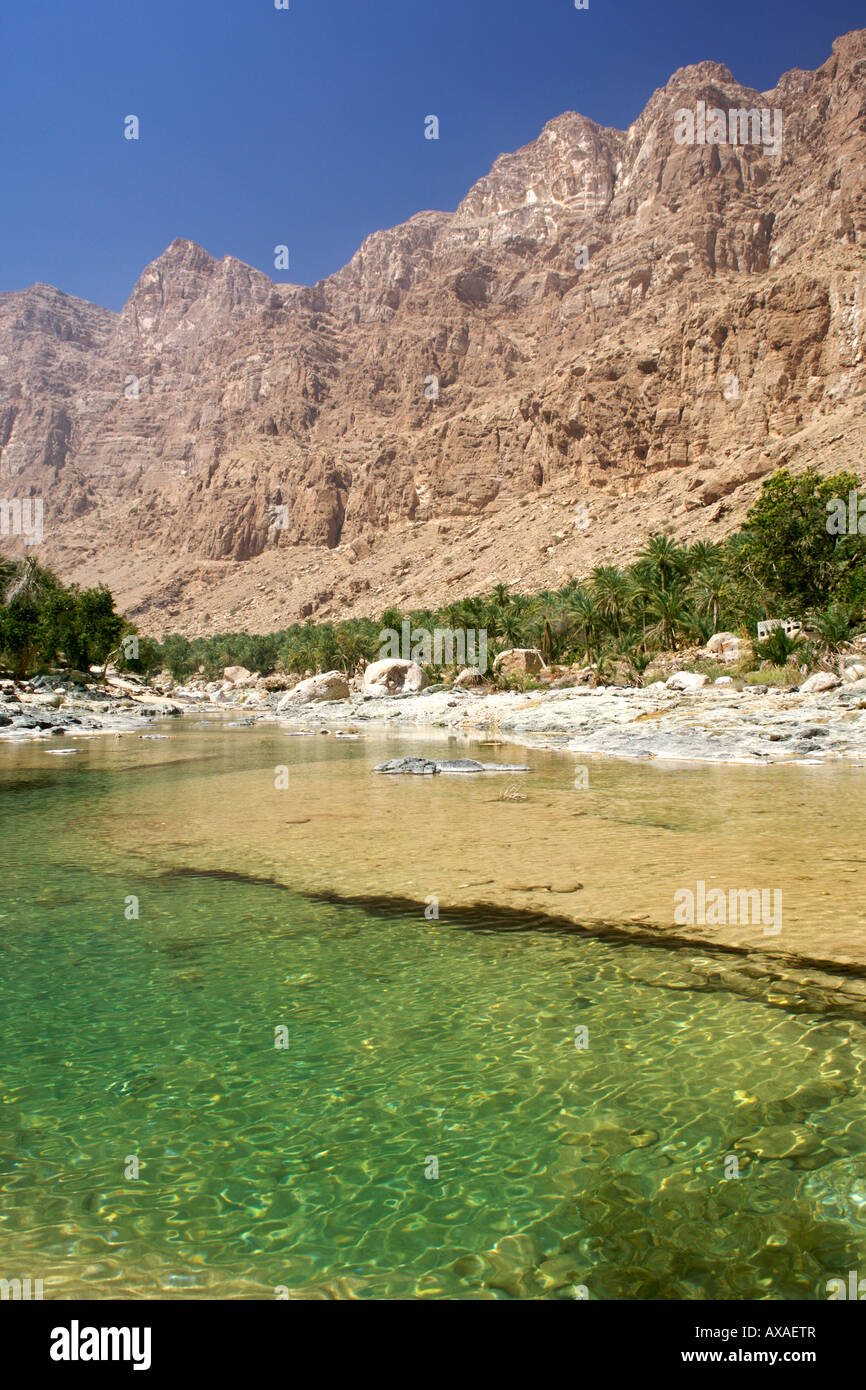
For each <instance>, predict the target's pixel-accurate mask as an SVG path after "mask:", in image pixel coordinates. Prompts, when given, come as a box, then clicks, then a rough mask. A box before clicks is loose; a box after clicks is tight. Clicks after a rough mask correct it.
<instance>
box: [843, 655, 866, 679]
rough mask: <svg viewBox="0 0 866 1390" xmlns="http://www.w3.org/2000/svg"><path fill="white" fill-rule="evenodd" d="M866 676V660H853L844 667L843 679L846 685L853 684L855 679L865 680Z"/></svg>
mask: <svg viewBox="0 0 866 1390" xmlns="http://www.w3.org/2000/svg"><path fill="white" fill-rule="evenodd" d="M864 676H866V661H852V660H850V659H849V661H848V664H847V665H846V666H843V667H842V679H843V681H844V682H845V684H846V685H853V683H854V681H861V680H863V678H864Z"/></svg>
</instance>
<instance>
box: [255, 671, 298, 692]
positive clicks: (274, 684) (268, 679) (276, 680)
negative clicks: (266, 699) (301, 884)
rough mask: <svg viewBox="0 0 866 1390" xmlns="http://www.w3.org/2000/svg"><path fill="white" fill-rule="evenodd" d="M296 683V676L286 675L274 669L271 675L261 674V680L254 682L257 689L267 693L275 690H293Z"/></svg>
mask: <svg viewBox="0 0 866 1390" xmlns="http://www.w3.org/2000/svg"><path fill="white" fill-rule="evenodd" d="M297 683H298V681H297V676H287V675H285V674H281V673H280V672H279V671H275V672H274V674H273V675H272V676H262V678H261V680H260V681H257V682H256V684H257V685H258V688H259V690H265V691H267V692H268V693H272V692H274V691H277V690H294V688H295V686H296V685H297Z"/></svg>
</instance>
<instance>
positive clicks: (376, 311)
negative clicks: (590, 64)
mask: <svg viewBox="0 0 866 1390" xmlns="http://www.w3.org/2000/svg"><path fill="white" fill-rule="evenodd" d="M700 101H703V102H705V103H706V104H707V106H716V107H720V108H722V109H731V108H741V109H749V108H758V109H763V108H768V109H775V108H778V109H780V110H781V111H782V113H783V127H784V134H783V140H782V147H781V153H780V154H778V155H774V154H772V153H769V154H768V153H767V152H766V151H765V149H764V148H763V146H761V145H749V144H746V145H738V146H735V145H730V144H724V145H707V144H704V145H697V144H696V145H684V144H678V143H677V142H676V141H675V139H674V130H675V125H676V112H677V111H678V110H679V109H681V108H689V109H691V108H695V107H696V105H697V103H698V102H700ZM864 170H866V30H861V31H857V32H854V33H850V34H847V35H845V36H844V37H842V38H840V39H838V40H837V41H836V43H835V44H834V45H833V53H832V56H831V57H830V58H829V59H828V60H827V62H825V63H824V64H823V65H822V66H821V67H820V68H818V69H817V71H815V72H803V71H800V70H794V71H792V72H789V73H786V74H785V75H784V76H783V77H781V78H780V79H779V82H778V84H777V86H776V87H775V88H774V89H773V90H772V91H770V92H765V93H759V92H756V91H753V90H751V89H748V88H744V87H743V86H742V85H741V84H739V83H738V82H737V81H736V80H735V78H734V77H733V76H732V74H731V73H730V71H729V70H728V69H727V68H725V67H724V66H722V65H721V64H718V63H710V62H702V63H698V64H695V65H693V66H690V67H687V68H683V69H680V70H679V71H678V72H676V73H674V75H673V76H672V77H671V78H670V80H669V81H668V82H667V83H666V84H665V86H663V87H661V88H659V89H658V90H657V91H656V92H654V93H653V95H652V96H651V97H650V100H649V101H648V103H647V105H646V107H645V109H644V110H643V112H642V113H641V114H640V115H639V116H638V117H637V119H636V120H635V122H634V124H633V125H632V126H631V127H630V128H629V129H628V130H627V131H618V130H613V129H609V128H604V127H601V126H598V125H597V124H595V123H594V122H593V121H591V120H588V119H587V118H585V117H583V116H580V115H577V114H575V113H566V114H564V115H561V116H558V117H556V118H555V119H554V120H552V121H551V122H550V123H549V124H548V125H547V126H546V127H545V129H544V130H543V131H542V132H541V134H540V136H539V137H538V139H537V140H536V141H534V142H533V143H532V144H530V145H528V146H526V147H525V148H524V149H522V150H519V151H517V152H516V153H513V154H505V155H502V156H501V157H500V158H499V159H498V160H497V161H496V163H495V164H494V166H493V168H492V169H491V171H490V173H489V174H488V175H486V176H485V177H483V178H482V179H480V180H479V182H478V183H477V184H476V185H475V186H474V187H473V188H472V189H471V190H470V191H469V193H468V194H467V196H466V198H465V199H464V200H463V202H462V203H461V204H460V206H459V207H458V208H457V210H456V211H455V212H454V213H441V212H423V213H420V214H419V215H418V216H416V217H414V218H412V219H411V220H410V221H409V222H407V223H406V224H405V225H403V226H401V227H397V228H393V229H391V230H388V231H381V232H376V233H375V234H374V235H372V236H371V237H369V238H368V239H367V241H365V243H364V244H363V246H362V247H361V248H360V249H359V251H358V252H357V254H356V255H355V256H354V257H353V259H352V260H351V261H350V262H349V264H348V265H347V266H345V267H344V268H343V269H342V270H340V271H338V272H337V273H336V274H335V275H333V276H331V277H330V278H329V279H327V280H325V281H322V282H320V283H319V284H318V285H315V286H313V287H310V288H306V287H303V286H294V285H280V284H275V283H274V282H273V281H271V280H270V279H269V278H268V277H267V276H266V275H264V274H262V273H261V272H260V271H257V270H255V269H253V268H251V267H249V266H246V265H244V264H243V263H241V262H240V261H238V260H236V259H235V258H234V257H231V256H227V257H225V258H224V259H223V260H215V259H214V258H213V257H211V256H210V255H208V253H207V252H206V251H204V250H203V249H202V248H201V247H199V246H197V245H195V244H194V243H192V242H189V241H185V240H177V241H175V242H174V243H172V245H171V246H170V247H169V248H168V250H167V251H166V252H165V253H164V254H163V255H162V256H160V257H159V258H158V259H157V260H156V261H154V262H153V264H152V265H150V266H149V267H148V268H147V269H146V270H145V271H144V273H143V274H142V276H141V278H140V280H139V282H138V284H137V285H136V287H135V289H134V290H133V293H132V295H131V297H130V299H129V302H128V303H127V304H126V306H125V307H124V309H123V311H122V312H121V313H120V314H119V315H116V314H113V313H110V312H109V311H107V310H104V309H100V308H98V307H97V306H95V305H91V304H87V303H84V302H83V301H81V300H77V299H74V298H72V297H70V296H68V295H64V294H62V293H61V292H60V291H58V290H56V289H52V288H51V287H49V286H44V285H36V286H33V287H31V288H30V289H27V290H23V291H20V292H14V293H9V294H3V295H0V494H2V495H3V496H6V497H21V498H23V497H25V496H28V495H30V496H38V497H43V498H44V501H45V541H44V544H43V546H42V547H40V549H39V555H40V558H42V559H43V560H45V561H46V562H47V563H50V564H52V565H54V566H55V567H56V568H57V569H58V571H59V572H60V574H61V576H62V577H63V578H64V579H66V580H76V581H78V582H82V583H93V582H95V581H97V580H104V581H106V582H107V583H109V585H110V586H111V587H112V589H113V590H114V591H115V592H116V594H117V597H118V600H119V603H120V605H121V606H122V607H123V608H125V609H126V610H127V611H128V612H130V613H131V615H132V616H134V617H135V618H136V619H137V620H138V622H139V624H140V626H141V628H142V630H143V631H146V632H154V633H157V634H159V633H161V632H163V631H167V630H172V629H180V630H184V631H186V632H188V633H189V634H191V635H194V634H196V633H198V632H212V631H220V630H226V629H227V628H245V629H246V630H267V629H273V628H276V627H281V626H284V625H286V624H287V623H288V622H290V621H293V620H296V619H299V618H305V617H308V616H312V617H315V618H316V619H322V618H334V617H340V616H350V615H360V614H379V613H381V611H382V610H383V609H384V608H385V607H387V606H389V605H391V604H398V605H404V606H406V607H408V606H412V605H420V604H422V603H423V604H440V603H445V602H448V601H451V600H454V599H457V598H460V597H463V596H464V595H466V594H467V593H471V592H477V591H482V590H484V589H487V588H489V587H490V586H491V585H492V584H493V583H496V582H506V583H511V584H513V585H515V586H516V587H518V588H524V589H529V588H532V589H537V588H540V587H544V586H553V585H555V584H558V583H561V582H562V581H563V579H564V578H565V577H567V576H568V575H570V574H572V573H575V572H581V571H585V570H587V569H588V568H590V567H591V566H592V565H593V564H596V563H602V562H607V561H618V560H624V559H626V558H628V556H629V555H630V554H631V553H633V551H634V550H635V549H636V548H637V547H638V546H639V544H640V543H641V541H642V540H643V538H644V537H645V535H646V534H647V533H648V532H651V531H653V530H658V529H661V528H662V526H668V527H670V529H671V530H672V532H673V533H674V534H675V535H677V536H678V537H679V538H683V539H685V538H689V539H694V538H698V537H701V536H705V535H718V534H719V533H721V532H724V531H725V530H728V529H731V528H732V527H733V525H734V524H735V522H736V520H737V519H738V518H739V517H740V516H741V515H742V514H743V512H744V510H745V509H746V507H747V505H748V504H749V502H750V501H751V500H752V498H753V496H754V493H755V491H756V490H757V488H758V487H759V485H760V480H761V478H762V477H764V476H765V475H766V474H767V473H768V472H770V471H772V470H773V469H774V468H776V467H778V466H780V465H788V466H791V467H793V468H798V467H802V466H805V465H806V464H807V463H812V462H814V463H817V464H818V465H819V466H820V467H821V468H822V469H825V470H835V469H838V468H842V467H846V468H850V469H852V470H853V471H855V472H858V471H860V470H862V460H863V444H864V418H866V412H864V408H863V407H864V389H866V366H864V348H863V343H864V328H866V273H864V256H863V243H864V234H866V174H864ZM16 544H17V549H18V552H19V553H20V548H21V547H20V542H18V543H16V542H14V541H12V540H11V539H9V538H4V539H3V547H4V550H11V551H12V552H13V553H14V552H15V550H16Z"/></svg>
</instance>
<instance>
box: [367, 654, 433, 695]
mask: <svg viewBox="0 0 866 1390" xmlns="http://www.w3.org/2000/svg"><path fill="white" fill-rule="evenodd" d="M428 684H429V682H428V680H427V677H426V675H425V674H424V668H423V667H422V666H419V665H418V662H417V661H406V660H404V659H403V658H402V657H398V656H389V657H385V659H384V660H383V661H374V662H373V663H372V665H370V666H368V667H367V669H366V670H365V672H364V687H363V688H364V694H365V695H411V694H414V693H415V692H416V691H418V690H423V689H424V687H425V685H428Z"/></svg>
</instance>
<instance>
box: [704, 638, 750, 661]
mask: <svg viewBox="0 0 866 1390" xmlns="http://www.w3.org/2000/svg"><path fill="white" fill-rule="evenodd" d="M745 647H746V644H745V643H743V642H741V641H740V639H739V637H738V636H737V635H736V633H735V632H714V633H713V635H712V637H711V638H710V640H709V642H708V643H707V645H706V648H705V650H706V653H707V656H714V657H715V658H716V660H717V661H732V662H733V661H739V660H740V659H741V657H743V656H745V655H746V650H745ZM748 650H751V645H749V648H748Z"/></svg>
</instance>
